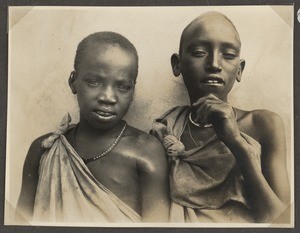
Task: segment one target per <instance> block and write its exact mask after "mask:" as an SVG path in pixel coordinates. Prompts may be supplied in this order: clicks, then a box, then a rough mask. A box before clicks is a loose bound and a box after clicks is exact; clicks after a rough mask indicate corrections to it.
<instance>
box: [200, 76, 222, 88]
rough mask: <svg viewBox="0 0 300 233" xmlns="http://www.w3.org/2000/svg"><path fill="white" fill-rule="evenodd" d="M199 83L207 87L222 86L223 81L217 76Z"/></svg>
mask: <svg viewBox="0 0 300 233" xmlns="http://www.w3.org/2000/svg"><path fill="white" fill-rule="evenodd" d="M201 83H202V84H203V85H208V86H223V85H224V84H225V82H224V80H223V79H222V78H221V77H217V76H212V77H208V78H206V79H204V80H202V81H201Z"/></svg>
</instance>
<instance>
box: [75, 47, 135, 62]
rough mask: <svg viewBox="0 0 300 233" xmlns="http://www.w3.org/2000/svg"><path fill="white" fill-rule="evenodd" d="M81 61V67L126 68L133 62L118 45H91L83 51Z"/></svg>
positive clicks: (130, 56)
mask: <svg viewBox="0 0 300 233" xmlns="http://www.w3.org/2000/svg"><path fill="white" fill-rule="evenodd" d="M85 50H86V51H85V53H84V55H83V57H82V59H81V62H80V65H81V66H90V65H101V64H103V65H107V66H112V67H113V66H116V67H117V66H118V67H121V66H128V65H132V64H133V62H134V59H133V56H132V55H131V54H130V52H129V51H126V50H124V49H123V48H122V47H120V45H118V44H108V43H91V44H89V46H87V48H86V49H85Z"/></svg>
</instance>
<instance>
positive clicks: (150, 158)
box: [128, 126, 166, 166]
mask: <svg viewBox="0 0 300 233" xmlns="http://www.w3.org/2000/svg"><path fill="white" fill-rule="evenodd" d="M128 136H129V138H130V141H131V142H132V143H131V147H132V149H134V150H135V151H136V156H137V157H136V159H137V161H138V163H140V164H141V165H145V166H151V165H154V164H155V165H157V164H160V163H163V164H164V163H165V162H164V161H166V156H165V152H164V148H163V146H162V144H161V143H160V141H159V140H158V139H157V138H156V137H154V136H153V135H150V134H148V133H146V132H143V131H141V130H139V129H136V128H134V127H132V126H129V127H128Z"/></svg>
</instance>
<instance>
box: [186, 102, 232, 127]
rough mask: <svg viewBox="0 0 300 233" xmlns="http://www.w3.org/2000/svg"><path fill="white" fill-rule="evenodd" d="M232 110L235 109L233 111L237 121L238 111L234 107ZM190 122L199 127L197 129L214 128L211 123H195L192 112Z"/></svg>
mask: <svg viewBox="0 0 300 233" xmlns="http://www.w3.org/2000/svg"><path fill="white" fill-rule="evenodd" d="M232 109H233V111H234V115H235V119H236V117H237V113H236V110H235V108H234V107H232ZM189 121H190V122H191V123H192V124H193V125H195V126H197V127H199V128H210V127H212V126H213V125H212V124H211V123H209V124H201V123H196V122H195V121H193V119H192V113H191V112H190V114H189Z"/></svg>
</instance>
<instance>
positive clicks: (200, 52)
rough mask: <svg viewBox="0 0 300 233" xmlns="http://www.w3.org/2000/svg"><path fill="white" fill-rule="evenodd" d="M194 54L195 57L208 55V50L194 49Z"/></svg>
mask: <svg viewBox="0 0 300 233" xmlns="http://www.w3.org/2000/svg"><path fill="white" fill-rule="evenodd" d="M192 54H193V56H195V57H204V56H206V55H207V52H205V51H204V50H200V49H194V50H193V51H192Z"/></svg>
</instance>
